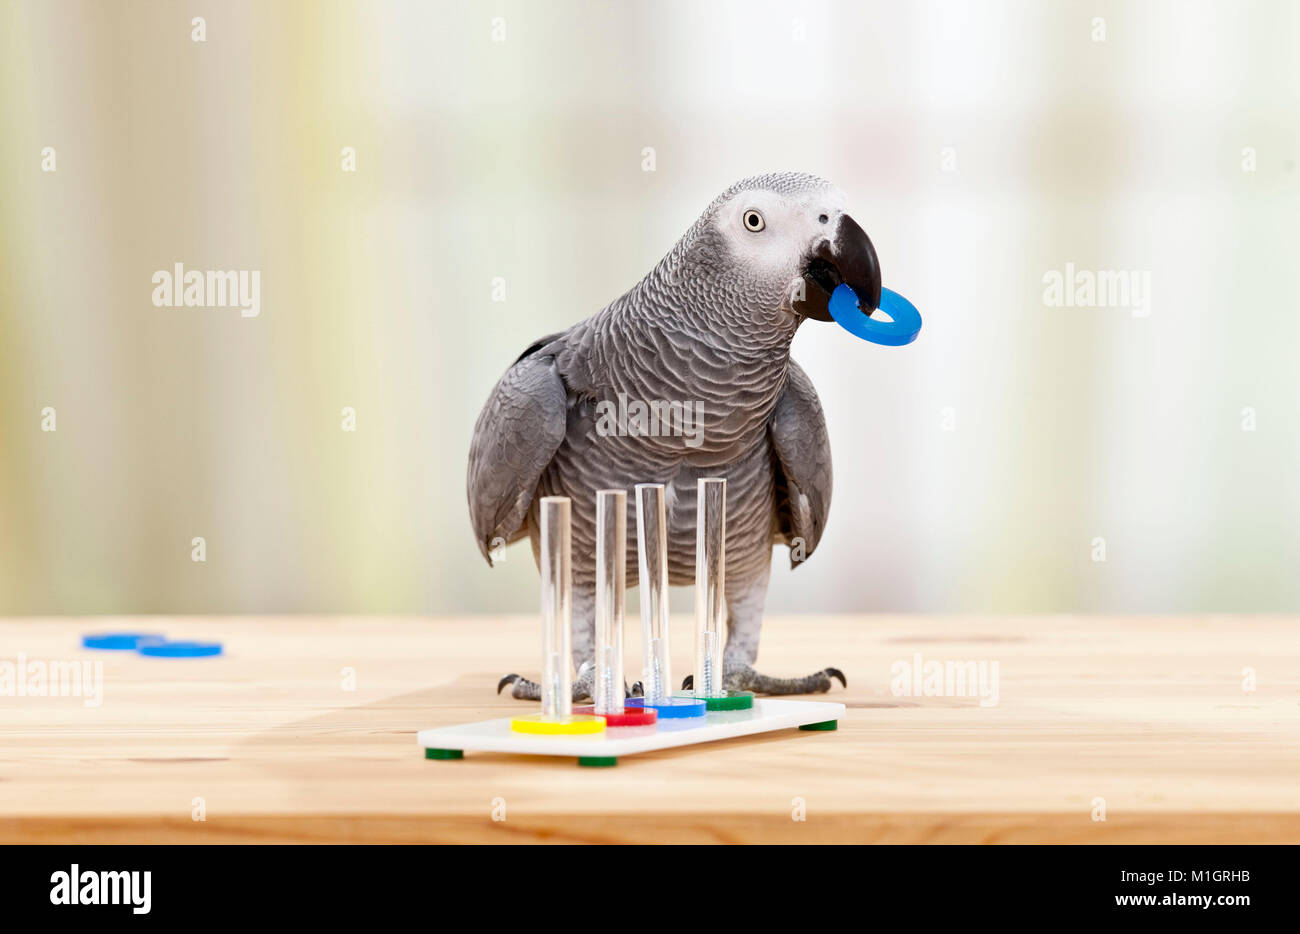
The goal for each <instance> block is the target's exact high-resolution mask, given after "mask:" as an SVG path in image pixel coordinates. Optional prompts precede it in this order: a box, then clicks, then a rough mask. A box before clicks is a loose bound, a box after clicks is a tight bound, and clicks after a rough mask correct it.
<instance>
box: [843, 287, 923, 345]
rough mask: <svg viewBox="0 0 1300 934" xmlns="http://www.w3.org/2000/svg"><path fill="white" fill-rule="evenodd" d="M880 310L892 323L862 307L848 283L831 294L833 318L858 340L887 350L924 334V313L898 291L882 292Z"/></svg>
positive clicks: (910, 341) (885, 290) (882, 290)
mask: <svg viewBox="0 0 1300 934" xmlns="http://www.w3.org/2000/svg"><path fill="white" fill-rule="evenodd" d="M880 310H881V311H883V312H884V313H885V314H887V315H889V317H891V318H893V320H892V321H876V320H875V319H873V318H870V317H868V316H867V315H866V314H865V313H864V312H863V311H862V309H861V308H859V307H858V295H857V293H856V292H854V291H853V289H851V288H850V287H849V286H848V284H846V283H840V284H839V285H837V286H836V287H835V291H834V292H832V293H831V301H830V312H831V317H832V318H834V319H835V322H836V323H837V324H838V325H839V326H840V327H842V328H844V330H846V331H848V332H849V333H850V334H852V335H853V336H854V337H860V338H862V339H863V340H864V341H871V343H873V344H883V345H885V346H886V347H902V346H903V345H904V344H910V343H912V341H914V340H916V335H918V334H920V333H921V313H920V312H919V311H917V310H916V306H915V305H913V304H912V303H911V302H909V301H908V300H907V299H905V298H903V296H901V295H899V294H898V293H897V292H891V291H890V290H889V289H881V290H880Z"/></svg>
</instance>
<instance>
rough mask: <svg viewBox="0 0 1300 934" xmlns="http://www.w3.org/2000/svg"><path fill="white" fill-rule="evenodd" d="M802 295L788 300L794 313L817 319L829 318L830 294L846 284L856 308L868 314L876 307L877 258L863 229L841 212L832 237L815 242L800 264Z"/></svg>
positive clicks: (877, 303) (877, 300)
mask: <svg viewBox="0 0 1300 934" xmlns="http://www.w3.org/2000/svg"><path fill="white" fill-rule="evenodd" d="M803 280H804V297H803V298H802V299H799V298H797V297H796V299H795V300H794V302H793V303H792V304H793V306H794V310H795V312H796V313H798V314H800V315H803V316H804V317H805V318H816V319H817V320H818V321H831V320H833V319H832V318H831V312H830V301H831V293H832V292H834V291H835V288H836V286H838V285H840V284H841V283H847V284H848V286H849V288H851V289H853V291H854V292H856V293H857V296H858V307H860V308H861V309H862V310H863V311H864V312H866V313H867V314H868V315H869V314H871V312H873V311H875V310H876V309H877V308H878V307H879V306H880V260H878V259H877V258H876V248H875V247H873V246H872V245H871V240H870V239H869V238H868V237H867V232H866V231H865V230H863V229H862V228H861V227H859V226H858V223H857V221H855V220H854V219H853V218H851V217H849V215H847V214H841V215H840V219H839V226H838V228H837V229H836V231H835V236H834V237H832V238H825V239H822V240H821V241H819V242H818V243H817V244H816V245H815V246H814V247H813V249H812V252H811V253H810V254H809V256H808V260H807V263H806V264H805V266H804V273H803Z"/></svg>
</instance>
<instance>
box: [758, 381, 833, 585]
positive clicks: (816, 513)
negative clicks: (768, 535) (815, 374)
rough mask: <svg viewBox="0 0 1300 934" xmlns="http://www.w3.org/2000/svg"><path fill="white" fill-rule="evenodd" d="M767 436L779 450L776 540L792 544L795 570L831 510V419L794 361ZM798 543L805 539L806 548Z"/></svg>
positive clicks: (820, 533)
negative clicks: (828, 432)
mask: <svg viewBox="0 0 1300 934" xmlns="http://www.w3.org/2000/svg"><path fill="white" fill-rule="evenodd" d="M768 434H769V435H770V437H771V439H772V447H773V449H774V450H775V452H776V531H775V534H774V536H773V541H774V542H782V543H784V544H786V545H789V546H790V548H791V553H790V564H791V566H792V567H793V566H794V565H796V564H798V562H799V561H800V560H801V559H802V558H806V557H807V556H808V555H811V554H812V553H813V549H814V548H816V547H817V543H818V542H819V541H821V537H822V530H823V529H825V528H826V516H827V514H828V513H829V512H830V508H831V443H830V438H829V437H828V436H827V434H826V417H825V416H824V415H822V405H821V402H819V401H818V400H817V390H815V389H814V388H813V384H812V380H810V379H809V378H808V375H807V374H806V373H804V371H803V370H802V369H801V368H800V366H799V364H797V363H795V362H794V361H793V360H791V361H790V374H789V379H788V381H787V383H786V387H785V392H784V393H783V394H782V395H781V398H780V400H779V401H778V402H777V404H776V411H775V412H774V413H773V416H772V422H771V424H770V425H769V427H768ZM796 539H799V540H801V542H802V547H801V548H800V546H799V543H798V542H796ZM797 549H798V550H797ZM800 551H801V552H802V553H800Z"/></svg>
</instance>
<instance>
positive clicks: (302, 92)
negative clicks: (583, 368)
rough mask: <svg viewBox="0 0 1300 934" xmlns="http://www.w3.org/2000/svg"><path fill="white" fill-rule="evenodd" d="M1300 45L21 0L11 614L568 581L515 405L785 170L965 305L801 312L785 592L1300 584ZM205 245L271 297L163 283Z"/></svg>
mask: <svg viewBox="0 0 1300 934" xmlns="http://www.w3.org/2000/svg"><path fill="white" fill-rule="evenodd" d="M194 17H203V18H204V20H205V25H206V41H204V42H201V43H200V42H194V41H192V38H191V33H192V29H193V26H192V20H193V18H194ZM1098 19H1101V20H1104V24H1102V28H1103V29H1104V36H1103V38H1102V39H1098V35H1099V32H1098ZM502 30H504V41H496V40H499V39H501V38H502ZM1298 50H1300V5H1297V4H1294V3H1290V2H1285V0H1277V2H1254V3H1242V2H1222V3H1205V2H1140V3H1139V2H1129V3H1121V2H1104V0H1095V2H1087V3H1055V4H1049V3H1039V2H1028V0H1026V2H1017V3H999V2H977V3H968V2H931V3H907V4H901V3H894V2H888V3H861V2H852V3H849V2H845V3H831V2H826V3H818V2H807V3H754V2H750V3H720V2H699V0H690V2H686V0H683V2H663V3H631V2H629V3H607V2H595V0H592V2H565V0H559V2H546V3H540V2H524V0H492V2H486V3H477V2H469V0H465V2H447V3H411V4H398V3H381V2H371V3H338V2H323V3H260V2H256V3H230V2H219V3H218V2H211V0H206V2H190V0H186V2H168V3H146V2H129V3H128V2H30V3H25V2H4V3H3V4H2V5H0V125H2V126H3V127H4V134H3V137H2V138H0V249H2V251H3V252H2V254H0V255H2V256H3V261H2V262H3V265H2V268H0V613H10V614H63V613H78V614H80V613H150V612H196V613H197V612H268V613H269V612H291V613H292V612H303V613H356V612H374V613H389V612H394V613H459V612H482V613H505V612H518V611H528V610H531V609H534V608H535V607H536V602H537V585H536V571H535V570H534V568H533V566H532V558H531V555H530V554H529V553H528V551H527V548H526V546H516V547H515V548H514V549H512V550H511V551H509V552H508V553H507V554H508V560H507V561H506V563H505V564H504V565H503V566H502V567H500V568H498V569H496V570H490V569H489V568H488V567H487V565H486V564H485V563H484V562H483V560H482V558H481V557H480V556H479V554H478V552H477V550H476V548H475V546H474V542H473V540H472V535H471V532H470V527H469V521H468V517H467V511H466V507H465V458H466V453H467V450H468V444H469V437H470V431H471V428H472V426H473V423H474V419H475V417H476V415H477V413H478V409H479V406H480V405H481V404H482V402H483V400H484V399H485V398H486V396H487V393H488V391H489V390H490V388H491V386H492V385H493V383H494V382H495V381H496V379H497V378H498V377H499V376H500V374H501V373H502V371H503V370H504V369H505V368H506V366H507V365H508V364H509V363H510V362H511V361H512V360H513V359H514V357H515V356H516V355H517V354H518V353H519V352H520V351H521V350H522V349H523V348H524V347H525V346H527V345H528V344H529V343H530V342H531V341H532V340H533V339H534V338H535V337H537V336H540V335H542V334H545V333H548V332H551V331H555V330H559V329H562V328H564V327H565V326H567V325H568V324H570V323H572V322H574V321H576V320H578V319H579V318H582V317H585V316H586V315H588V314H590V313H592V312H593V311H595V310H597V309H598V308H599V307H601V306H602V305H603V304H605V303H606V302H608V301H610V300H611V299H613V298H615V297H616V296H617V295H619V294H620V293H621V292H622V291H624V290H625V289H627V288H628V287H629V286H630V285H632V284H633V283H634V282H635V281H636V280H637V279H638V278H640V276H642V275H643V274H644V273H645V272H646V271H647V270H648V269H649V268H650V267H651V266H652V265H653V264H654V263H655V262H657V261H658V260H659V258H660V257H661V256H662V255H663V254H664V253H665V252H666V251H667V250H668V249H669V248H670V247H671V245H672V244H673V242H674V241H675V240H676V238H677V237H678V236H679V235H680V233H681V232H682V231H683V230H684V229H685V228H686V227H687V226H688V225H689V224H690V223H691V221H692V220H694V218H695V217H696V216H697V215H698V213H699V212H700V210H701V209H702V208H703V207H704V206H705V205H706V204H707V203H708V201H709V200H710V199H711V198H712V197H713V196H714V195H715V194H716V193H717V192H719V191H720V190H721V189H722V188H724V187H725V186H726V185H727V184H729V183H730V182H732V181H733V180H735V179H738V178H740V177H742V176H745V175H749V174H753V173H757V172H765V171H773V170H786V169H794V170H802V171H808V172H813V173H816V174H819V175H823V176H825V177H827V178H829V179H831V180H833V181H834V182H836V183H837V184H838V185H839V186H840V187H841V188H843V189H844V190H845V191H846V192H847V193H848V194H849V196H850V199H851V202H852V205H853V213H854V215H855V216H856V217H857V218H858V220H859V221H860V222H861V223H862V224H863V226H864V227H865V228H866V229H867V231H868V233H869V234H870V235H871V237H872V239H873V240H874V242H875V244H876V247H877V249H878V251H879V253H880V256H881V260H882V265H883V268H884V273H885V284H886V285H887V286H890V287H892V288H894V289H896V290H898V291H900V292H902V293H903V294H905V295H907V296H908V297H910V298H911V299H912V300H913V301H914V302H915V303H916V304H917V305H918V306H919V307H920V309H921V311H922V314H923V315H924V317H925V329H924V331H923V332H922V334H921V337H920V340H919V341H918V342H917V343H916V344H914V345H912V346H910V347H908V348H905V349H902V350H894V349H887V348H880V347H874V346H869V345H866V344H864V343H861V342H859V341H857V340H855V339H853V338H852V337H850V336H849V335H848V334H846V333H844V332H843V331H841V330H840V329H838V328H836V327H834V326H831V325H824V326H819V325H817V324H816V323H812V324H809V325H806V326H805V327H804V328H803V329H802V331H801V333H800V334H799V335H798V337H797V339H796V341H795V345H794V355H795V357H796V359H798V360H799V361H800V362H801V363H802V364H803V366H804V367H805V368H806V369H807V370H808V371H809V373H810V374H811V375H812V377H813V379H814V381H815V382H816V384H817V387H818V389H819V391H820V394H821V398H822V402H823V405H824V407H825V409H826V414H827V419H828V422H829V426H830V433H831V443H832V449H833V451H834V456H835V472H836V487H835V497H834V504H833V507H832V512H831V519H830V525H829V528H828V530H827V533H826V537H825V539H824V540H823V543H822V545H821V548H820V549H819V551H818V552H817V554H816V555H814V556H813V558H812V560H810V561H809V563H808V564H807V565H806V566H805V567H803V568H801V569H800V570H799V571H798V572H795V573H791V572H790V571H789V570H788V566H787V562H786V558H785V552H784V549H781V550H780V551H779V553H778V554H777V556H776V560H777V569H776V571H775V573H774V577H773V583H772V588H771V592H770V598H769V607H770V609H772V610H773V611H777V612H786V613H791V612H831V611H862V612H871V611H917V612H969V613H982V612H1019V611H1049V612H1126V611H1132V612H1220V611H1290V612H1294V611H1297V610H1300V277H1298V276H1297V259H1298V258H1300V170H1298V169H1297V162H1300V53H1298ZM45 147H52V148H53V149H54V150H55V152H56V154H57V155H56V158H57V170H56V171H54V172H44V171H42V150H43V149H44V148H45ZM344 147H352V148H354V149H355V152H356V171H355V172H345V171H342V168H341V152H342V150H343V148H344ZM647 147H652V148H653V149H654V160H655V166H654V168H655V170H654V171H653V172H647V171H643V163H644V155H643V150H645V149H646V148H647ZM1246 151H1249V155H1248V154H1247V152H1246ZM1251 159H1253V166H1251V165H1249V163H1250V160H1251ZM1249 168H1253V171H1251V170H1249ZM178 262H180V263H184V264H185V265H186V266H187V267H188V268H194V269H248V270H252V269H256V270H260V271H261V289H262V294H261V306H262V311H261V314H260V315H259V316H258V317H256V318H242V317H240V315H239V312H238V311H237V310H235V309H193V308H190V309H186V308H158V307H155V306H154V305H153V303H152V301H151V295H152V291H153V284H152V282H151V277H152V275H153V273H154V271H155V270H160V269H171V267H172V266H173V264H174V263H178ZM1067 263H1073V264H1074V265H1075V266H1076V267H1077V268H1080V269H1089V270H1143V271H1148V272H1149V273H1150V277H1151V288H1152V295H1151V302H1150V314H1149V315H1148V316H1146V317H1141V316H1134V315H1133V314H1132V313H1131V312H1130V311H1129V310H1127V309H1124V308H1079V307H1073V308H1071V307H1048V306H1047V305H1046V304H1045V303H1044V300H1043V293H1044V285H1043V276H1044V274H1045V273H1048V272H1049V271H1052V270H1063V269H1064V268H1065V265H1066V264H1067ZM498 278H499V279H502V280H504V288H505V301H494V300H493V280H494V279H498ZM46 407H52V408H54V409H55V411H56V413H57V430H56V431H53V432H50V431H42V414H41V413H42V410H43V409H45V408H46ZM345 407H352V408H354V409H355V411H356V425H357V430H356V431H355V432H345V431H343V430H342V429H341V422H342V415H341V413H342V410H343V409H344V408H345ZM1252 427H1253V430H1247V429H1248V428H1252ZM197 536H202V537H203V538H204V539H205V540H206V552H207V553H206V558H207V560H206V561H205V562H203V563H196V562H194V561H192V560H191V542H192V539H193V538H195V537H197ZM1099 538H1100V539H1104V543H1105V560H1104V561H1099V560H1094V559H1095V558H1096V557H1097V554H1098V552H1097V548H1096V541H1095V540H1096V539H1099ZM688 596H689V595H688V594H685V593H683V594H681V595H680V597H681V598H686V597H688ZM682 605H683V606H684V605H685V604H682Z"/></svg>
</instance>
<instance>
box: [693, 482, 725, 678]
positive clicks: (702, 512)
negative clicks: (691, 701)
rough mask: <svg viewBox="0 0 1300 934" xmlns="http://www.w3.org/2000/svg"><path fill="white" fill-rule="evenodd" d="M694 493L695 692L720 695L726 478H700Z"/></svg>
mask: <svg viewBox="0 0 1300 934" xmlns="http://www.w3.org/2000/svg"><path fill="white" fill-rule="evenodd" d="M695 496H696V502H695V509H696V512H695V696H696V697H721V696H722V645H723V638H724V632H725V626H726V612H727V608H726V600H725V597H724V595H725V593H726V578H725V571H724V568H725V566H726V539H727V481H726V480H725V479H721V478H718V477H705V478H702V479H701V480H699V481H698V483H697V484H696V488H695Z"/></svg>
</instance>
